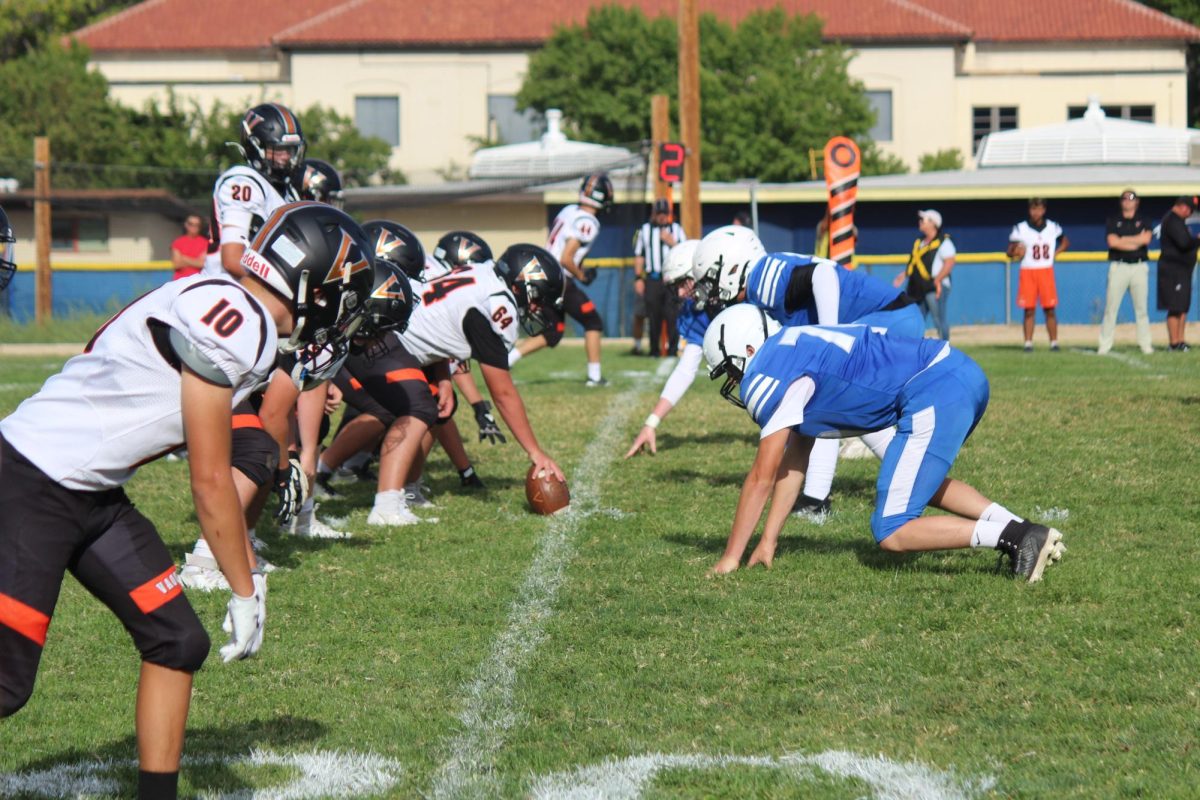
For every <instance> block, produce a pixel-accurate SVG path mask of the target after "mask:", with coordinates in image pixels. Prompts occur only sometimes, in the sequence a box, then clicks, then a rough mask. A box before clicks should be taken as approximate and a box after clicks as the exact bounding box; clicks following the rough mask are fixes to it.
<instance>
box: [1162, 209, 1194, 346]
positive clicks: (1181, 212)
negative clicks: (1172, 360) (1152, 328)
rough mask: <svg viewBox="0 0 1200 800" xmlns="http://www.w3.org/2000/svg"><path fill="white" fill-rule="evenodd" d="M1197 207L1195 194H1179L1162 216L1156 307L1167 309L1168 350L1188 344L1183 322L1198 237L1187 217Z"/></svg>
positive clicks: (1190, 299) (1189, 297)
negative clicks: (1192, 195)
mask: <svg viewBox="0 0 1200 800" xmlns="http://www.w3.org/2000/svg"><path fill="white" fill-rule="evenodd" d="M1195 209H1196V198H1195V197H1180V198H1178V199H1177V200H1176V201H1175V204H1174V205H1173V206H1171V210H1170V211H1168V212H1167V215H1166V216H1165V217H1163V221H1162V228H1161V233H1160V238H1161V239H1162V256H1161V257H1160V258H1159V259H1158V308H1159V310H1160V311H1166V312H1167V339H1168V340H1169V341H1170V343H1171V348H1170V349H1171V350H1174V351H1176V352H1184V351H1187V350H1189V349H1191V348H1189V347H1188V346H1187V342H1185V341H1184V340H1183V326H1184V324H1185V323H1186V322H1187V312H1188V310H1189V309H1190V308H1191V305H1192V270H1193V269H1195V267H1196V250H1197V249H1198V248H1200V238H1197V237H1196V236H1193V235H1192V232H1191V231H1190V230H1188V226H1187V222H1186V220H1187V218H1188V217H1190V216H1191V215H1192V212H1193V211H1195Z"/></svg>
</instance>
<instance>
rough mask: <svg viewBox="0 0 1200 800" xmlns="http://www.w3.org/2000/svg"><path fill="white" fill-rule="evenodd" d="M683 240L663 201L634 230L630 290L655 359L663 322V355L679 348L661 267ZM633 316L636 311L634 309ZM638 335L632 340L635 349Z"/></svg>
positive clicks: (673, 303) (674, 309)
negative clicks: (646, 327) (635, 297)
mask: <svg viewBox="0 0 1200 800" xmlns="http://www.w3.org/2000/svg"><path fill="white" fill-rule="evenodd" d="M686 239H687V234H685V233H684V232H683V228H682V227H680V225H679V223H678V222H673V221H672V220H671V204H670V203H668V202H667V201H666V200H664V199H661V198H660V199H658V200H655V201H654V211H653V213H652V214H651V215H650V221H649V222H647V223H646V224H644V225H642V227H640V228H638V232H637V236H636V238H635V239H634V243H633V254H634V258H633V271H634V274H635V275H636V279H635V280H634V283H633V290H634V292H636V293H637V295H638V297H639V298H641V300H642V303H641V305H643V306H644V308H645V316H646V321H647V322H649V323H650V326H649V327H650V330H649V336H650V355H651V356H653V357H655V358H657V357H658V356H660V355H663V353H661V352H660V349H659V348H660V337H661V336H662V325H663V322H666V323H667V352H666V355H675V351H676V350H677V349H678V347H679V331H678V330H677V329H676V327H675V315H676V312H677V310H678V308H677V305H676V300H675V296H674V295H675V293H674V292H671V291H669V290H668V287H666V286H664V285H663V280H662V273H663V267H664V266H666V263H667V255H668V254H669V253H670V252H671V248H672V247H674V246H675V245H677V244H679V243H680V242H682V241H685V240H686ZM635 314H636V309H635ZM640 338H641V337H640V336H639V337H637V338H636V339H635V349H636V346H637V343H638V341H639V340H640Z"/></svg>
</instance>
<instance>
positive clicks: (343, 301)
mask: <svg viewBox="0 0 1200 800" xmlns="http://www.w3.org/2000/svg"><path fill="white" fill-rule="evenodd" d="M372 263H373V259H372V257H371V246H370V244H368V240H367V236H366V234H365V233H363V230H362V228H360V227H359V226H358V223H357V222H355V221H354V220H353V219H351V218H350V216H349V215H347V214H346V212H344V211H339V210H338V209H336V208H334V207H333V206H328V205H325V204H324V203H313V202H303V203H288V204H287V205H285V206H281V207H280V208H279V209H277V210H276V211H275V213H273V214H272V215H271V216H270V217H268V218H267V220H266V222H264V223H263V225H262V227H261V228H259V231H258V234H257V235H256V236H255V237H254V240H253V241H252V242H251V243H250V244H249V245H248V246H247V247H246V251H245V252H244V253H243V254H242V262H241V264H242V268H243V269H244V270H246V273H247V274H249V275H253V276H254V277H255V278H257V279H258V280H260V281H262V282H263V283H264V284H266V285H267V286H268V287H269V288H270V289H271V290H272V291H273V292H275V293H276V294H277V295H279V296H280V297H282V298H283V299H284V300H286V301H287V302H288V303H289V304H290V305H291V307H292V313H293V316H294V318H295V324H294V326H293V328H292V334H291V336H290V337H289V338H288V339H287V340H286V341H281V342H280V343H279V350H280V352H281V353H296V354H297V361H298V364H299V366H298V369H301V370H303V371H304V372H305V376H297V375H295V374H293V376H292V377H293V379H294V380H296V381H297V384H300V380H299V377H310V378H316V379H318V380H319V379H324V378H330V377H333V374H334V373H336V372H337V369H338V368H339V367H340V366H341V363H342V362H343V361H344V360H345V358H346V356H347V355H348V353H349V343H350V337H351V336H353V335H354V332H355V331H356V330H357V329H358V327H359V325H361V324H362V321H363V314H364V311H365V309H366V301H367V297H368V296H369V295H370V294H371V289H372V286H373V284H374V276H375V273H374V268H373V266H372Z"/></svg>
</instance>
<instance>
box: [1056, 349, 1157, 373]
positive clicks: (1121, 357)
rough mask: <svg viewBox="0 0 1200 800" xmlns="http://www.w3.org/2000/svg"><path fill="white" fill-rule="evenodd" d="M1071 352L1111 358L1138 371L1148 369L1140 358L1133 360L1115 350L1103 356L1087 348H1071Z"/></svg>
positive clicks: (1147, 365) (1132, 357)
mask: <svg viewBox="0 0 1200 800" xmlns="http://www.w3.org/2000/svg"><path fill="white" fill-rule="evenodd" d="M1071 350H1072V352H1075V353H1083V354H1084V355H1085V356H1099V355H1102V356H1103V357H1104V358H1112V359H1115V360H1117V361H1120V362H1121V363H1122V364H1124V365H1125V366H1127V367H1137V368H1138V369H1150V365H1149V364H1148V363H1147V362H1145V361H1142V360H1141V359H1140V358H1135V357H1134V356H1131V355H1127V354H1125V353H1118V352H1117V351H1116V350H1109V351H1108V352H1107V353H1103V354H1101V353H1098V352H1096V351H1095V350H1092V349H1091V348H1088V347H1072V348H1071Z"/></svg>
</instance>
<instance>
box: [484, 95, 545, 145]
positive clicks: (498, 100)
mask: <svg viewBox="0 0 1200 800" xmlns="http://www.w3.org/2000/svg"><path fill="white" fill-rule="evenodd" d="M544 127H545V126H544V125H543V122H542V115H541V114H539V113H537V112H536V111H534V110H533V109H532V108H530V109H526V110H525V111H518V110H517V98H516V97H514V96H513V95H511V94H489V95H488V139H490V140H492V141H493V142H497V143H499V144H517V143H519V142H532V141H533V140H534V139H537V138H539V137H540V136H541V135H542V132H543V130H544Z"/></svg>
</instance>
